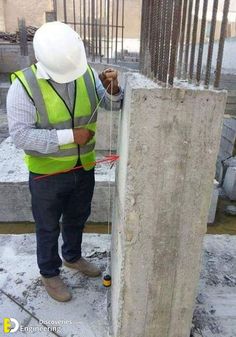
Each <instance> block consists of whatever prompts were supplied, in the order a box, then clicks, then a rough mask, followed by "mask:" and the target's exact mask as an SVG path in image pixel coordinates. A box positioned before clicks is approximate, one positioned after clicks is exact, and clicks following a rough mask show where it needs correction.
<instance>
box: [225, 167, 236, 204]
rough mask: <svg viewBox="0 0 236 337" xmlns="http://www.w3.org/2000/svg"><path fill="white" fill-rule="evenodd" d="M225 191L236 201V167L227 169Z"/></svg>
mask: <svg viewBox="0 0 236 337" xmlns="http://www.w3.org/2000/svg"><path fill="white" fill-rule="evenodd" d="M223 189H224V191H225V193H226V195H227V197H228V198H229V199H230V200H236V167H228V168H227V171H226V174H225V178H224V183H223Z"/></svg>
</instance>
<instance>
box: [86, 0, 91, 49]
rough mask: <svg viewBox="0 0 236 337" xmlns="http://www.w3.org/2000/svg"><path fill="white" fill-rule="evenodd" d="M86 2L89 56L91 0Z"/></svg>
mask: <svg viewBox="0 0 236 337" xmlns="http://www.w3.org/2000/svg"><path fill="white" fill-rule="evenodd" d="M87 1H88V42H87V44H88V53H89V54H91V20H90V11H91V0H87Z"/></svg>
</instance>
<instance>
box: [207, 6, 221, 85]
mask: <svg viewBox="0 0 236 337" xmlns="http://www.w3.org/2000/svg"><path fill="white" fill-rule="evenodd" d="M217 11H218V0H215V1H214V2H213V11H212V19H211V31H210V38H209V46H208V55H207V65H206V76H205V83H204V84H205V87H206V88H208V87H209V84H210V79H211V65H212V55H213V49H214V39H215V29H216V17H217Z"/></svg>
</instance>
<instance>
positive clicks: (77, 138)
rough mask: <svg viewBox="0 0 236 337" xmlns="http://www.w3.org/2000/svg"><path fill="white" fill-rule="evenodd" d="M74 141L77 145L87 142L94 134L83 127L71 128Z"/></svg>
mask: <svg viewBox="0 0 236 337" xmlns="http://www.w3.org/2000/svg"><path fill="white" fill-rule="evenodd" d="M73 135H74V142H75V143H76V144H79V145H85V144H87V143H88V142H89V141H90V140H91V139H92V138H93V136H94V132H93V131H90V130H88V129H85V128H78V129H73Z"/></svg>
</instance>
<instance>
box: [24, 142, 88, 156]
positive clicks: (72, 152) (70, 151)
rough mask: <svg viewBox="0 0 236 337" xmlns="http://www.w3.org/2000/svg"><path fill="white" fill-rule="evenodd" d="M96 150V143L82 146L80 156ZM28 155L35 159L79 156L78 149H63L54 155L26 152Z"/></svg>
mask: <svg viewBox="0 0 236 337" xmlns="http://www.w3.org/2000/svg"><path fill="white" fill-rule="evenodd" d="M94 148H95V142H93V143H91V144H86V145H83V146H82V145H81V146H80V154H81V155H83V154H86V153H89V152H91V151H93V150H94ZM25 153H26V154H28V155H30V156H35V157H66V156H77V155H78V148H77V147H74V148H71V149H61V150H60V151H58V152H54V153H40V152H37V151H25Z"/></svg>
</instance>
